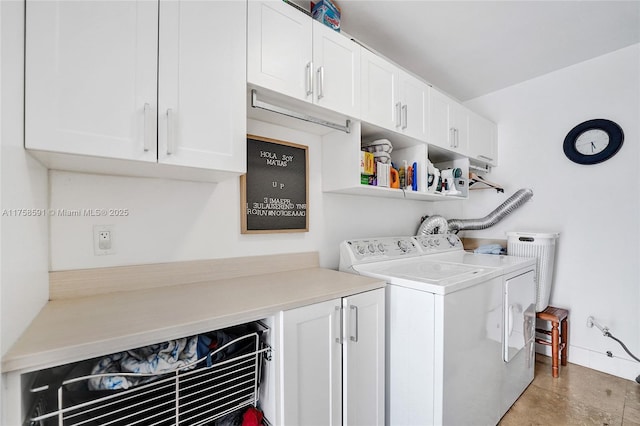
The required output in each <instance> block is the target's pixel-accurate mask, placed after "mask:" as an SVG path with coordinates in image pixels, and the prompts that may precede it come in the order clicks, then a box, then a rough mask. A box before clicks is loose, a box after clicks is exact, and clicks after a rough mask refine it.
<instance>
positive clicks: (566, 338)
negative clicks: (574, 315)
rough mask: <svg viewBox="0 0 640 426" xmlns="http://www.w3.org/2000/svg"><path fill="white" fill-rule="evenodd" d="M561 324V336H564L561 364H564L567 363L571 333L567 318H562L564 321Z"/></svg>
mask: <svg viewBox="0 0 640 426" xmlns="http://www.w3.org/2000/svg"><path fill="white" fill-rule="evenodd" d="M560 326H561V327H562V330H561V331H560V337H561V338H562V343H563V346H562V357H561V358H560V359H561V364H562V365H567V345H568V344H569V343H568V342H569V335H568V334H567V333H568V327H567V319H566V318H565V319H564V320H562V323H561V324H560Z"/></svg>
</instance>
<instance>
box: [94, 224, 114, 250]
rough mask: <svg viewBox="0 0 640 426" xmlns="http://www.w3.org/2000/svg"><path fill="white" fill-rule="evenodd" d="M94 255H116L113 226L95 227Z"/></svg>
mask: <svg viewBox="0 0 640 426" xmlns="http://www.w3.org/2000/svg"><path fill="white" fill-rule="evenodd" d="M93 253H94V254H95V255H96V256H102V255H105V254H114V253H115V248H114V245H113V225H94V226H93Z"/></svg>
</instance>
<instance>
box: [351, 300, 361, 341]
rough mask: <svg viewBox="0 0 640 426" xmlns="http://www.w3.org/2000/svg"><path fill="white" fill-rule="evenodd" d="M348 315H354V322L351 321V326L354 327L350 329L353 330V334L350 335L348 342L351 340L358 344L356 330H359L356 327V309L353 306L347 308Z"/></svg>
mask: <svg viewBox="0 0 640 426" xmlns="http://www.w3.org/2000/svg"><path fill="white" fill-rule="evenodd" d="M349 313H350V314H352V313H354V314H355V320H353V321H351V324H352V325H355V327H352V328H355V332H354V333H351V336H349V340H351V341H352V342H355V343H358V328H359V327H358V307H357V306H355V305H351V306H349Z"/></svg>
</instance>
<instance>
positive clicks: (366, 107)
mask: <svg viewBox="0 0 640 426" xmlns="http://www.w3.org/2000/svg"><path fill="white" fill-rule="evenodd" d="M361 58H362V60H361V63H362V66H361V77H360V84H361V88H362V89H361V90H362V106H361V114H360V117H361V118H362V121H365V122H367V123H371V124H375V125H376V126H379V127H382V128H385V129H388V130H394V131H395V130H397V129H398V127H399V126H400V104H399V94H398V67H396V66H395V65H394V64H392V63H391V62H389V61H387V60H385V59H384V58H381V57H380V56H378V55H376V54H375V53H373V52H370V51H368V50H367V49H362V53H361Z"/></svg>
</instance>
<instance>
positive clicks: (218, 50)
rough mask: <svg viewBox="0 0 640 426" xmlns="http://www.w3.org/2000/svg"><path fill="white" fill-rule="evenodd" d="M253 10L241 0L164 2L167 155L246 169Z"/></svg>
mask: <svg viewBox="0 0 640 426" xmlns="http://www.w3.org/2000/svg"><path fill="white" fill-rule="evenodd" d="M246 13H247V5H246V3H245V2H241V1H188V0H187V1H180V2H178V1H173V0H171V1H164V0H162V1H161V2H160V51H159V52H160V55H159V58H160V63H159V86H158V93H159V95H158V161H159V162H161V163H166V164H174V165H182V166H191V167H200V168H205V169H216V170H229V171H234V170H237V171H244V168H245V164H246V142H245V140H246V97H245V93H246V81H245V77H244V72H245V69H246V54H245V52H246V50H245V46H246V27H245V22H246Z"/></svg>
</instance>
